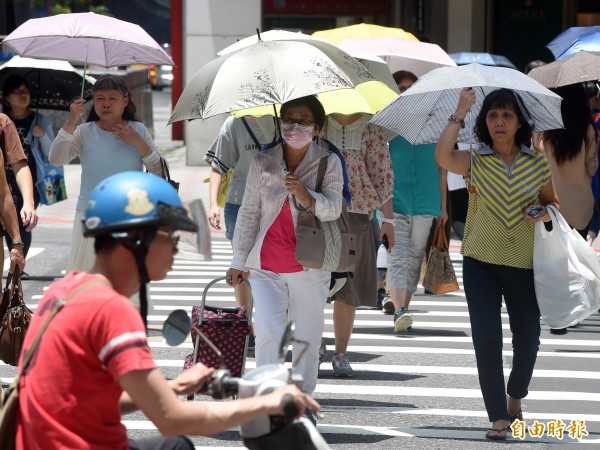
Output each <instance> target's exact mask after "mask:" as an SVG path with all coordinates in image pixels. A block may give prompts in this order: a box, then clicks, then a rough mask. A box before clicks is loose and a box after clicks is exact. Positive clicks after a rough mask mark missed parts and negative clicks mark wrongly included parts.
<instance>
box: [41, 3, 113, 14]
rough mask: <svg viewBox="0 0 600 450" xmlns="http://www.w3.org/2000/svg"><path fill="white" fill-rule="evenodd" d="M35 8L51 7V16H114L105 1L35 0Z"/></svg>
mask: <svg viewBox="0 0 600 450" xmlns="http://www.w3.org/2000/svg"><path fill="white" fill-rule="evenodd" d="M32 6H33V7H34V8H48V7H50V14H52V15H54V14H67V13H71V12H94V13H96V14H102V15H105V16H112V14H111V12H110V10H109V9H108V7H107V6H106V5H105V4H104V1H103V0H59V1H50V2H49V1H48V0H33V1H32Z"/></svg>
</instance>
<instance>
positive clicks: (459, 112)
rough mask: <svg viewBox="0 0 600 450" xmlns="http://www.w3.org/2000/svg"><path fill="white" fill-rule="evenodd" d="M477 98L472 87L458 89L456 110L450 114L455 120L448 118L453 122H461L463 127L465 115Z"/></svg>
mask: <svg viewBox="0 0 600 450" xmlns="http://www.w3.org/2000/svg"><path fill="white" fill-rule="evenodd" d="M476 101H477V98H476V97H475V90H474V89H473V88H472V87H468V88H464V89H463V90H461V91H460V96H459V97H458V105H457V106H456V112H455V113H454V114H452V116H451V117H454V118H455V119H456V120H453V119H450V120H451V121H453V122H457V123H461V125H462V127H463V128H464V121H465V117H466V116H467V114H468V113H469V111H470V110H471V107H472V106H473V105H474V104H475V102H476Z"/></svg>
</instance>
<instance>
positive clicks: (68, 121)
mask: <svg viewBox="0 0 600 450" xmlns="http://www.w3.org/2000/svg"><path fill="white" fill-rule="evenodd" d="M67 123H68V124H69V125H73V126H74V127H76V126H77V124H76V123H73V122H71V121H70V120H69V119H67Z"/></svg>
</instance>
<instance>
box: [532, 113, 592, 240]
mask: <svg viewBox="0 0 600 450" xmlns="http://www.w3.org/2000/svg"><path fill="white" fill-rule="evenodd" d="M542 135H543V133H536V134H534V135H533V138H532V140H531V142H532V147H533V149H534V150H537V151H540V152H542V153H544V154H545V155H546V158H547V159H548V162H549V164H550V171H551V172H552V183H553V184H554V188H555V189H556V193H557V194H558V199H559V200H560V212H561V214H562V215H563V217H564V218H565V220H566V221H567V222H568V223H569V225H571V226H572V227H574V228H575V229H577V230H582V229H584V228H585V227H587V225H588V224H589V223H590V220H591V219H592V214H593V213H594V196H593V194H592V177H593V176H594V173H595V172H596V168H597V167H598V149H597V143H596V139H595V133H594V127H593V126H592V125H590V128H589V129H588V141H589V144H588V145H587V147H586V145H585V143H584V144H583V145H582V147H581V151H580V152H579V154H578V155H577V156H576V157H575V158H573V159H571V160H570V161H565V162H563V163H562V164H560V165H558V164H557V162H556V159H555V158H554V155H553V152H552V145H551V144H550V143H549V142H544V141H543V140H542Z"/></svg>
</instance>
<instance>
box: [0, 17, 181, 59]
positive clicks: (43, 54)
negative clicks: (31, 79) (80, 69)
mask: <svg viewBox="0 0 600 450" xmlns="http://www.w3.org/2000/svg"><path fill="white" fill-rule="evenodd" d="M3 44H5V45H6V46H7V47H8V48H10V49H12V50H14V51H15V52H17V53H18V54H19V55H21V56H28V57H31V58H46V59H60V60H66V61H71V62H76V63H81V64H86V65H87V64H94V65H97V66H102V67H115V66H128V65H130V64H166V65H171V66H172V65H174V63H173V60H172V59H171V58H170V57H169V55H167V53H166V52H165V51H164V50H163V49H162V47H161V46H160V45H159V44H158V43H157V42H156V41H155V40H154V39H152V37H151V36H150V35H149V34H148V33H147V32H146V31H144V29H143V28H142V27H140V26H139V25H135V24H133V23H130V22H125V21H123V20H118V19H115V18H113V17H108V16H102V15H99V14H94V13H91V12H90V13H73V14H58V15H56V16H49V17H42V18H40V19H29V20H28V21H27V22H25V23H24V24H23V25H21V26H20V27H19V28H17V29H16V30H15V31H13V32H12V33H10V34H9V35H8V36H6V38H5V39H4V41H3Z"/></svg>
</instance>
